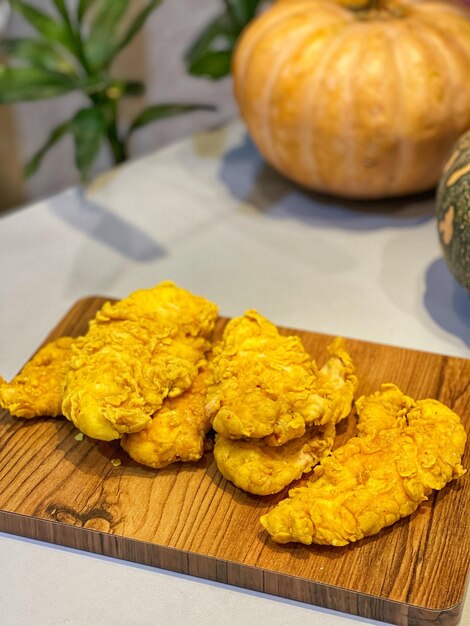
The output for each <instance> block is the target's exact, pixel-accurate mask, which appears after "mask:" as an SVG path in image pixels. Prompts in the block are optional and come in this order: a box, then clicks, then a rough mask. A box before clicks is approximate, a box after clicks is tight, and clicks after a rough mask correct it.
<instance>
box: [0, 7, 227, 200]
mask: <svg viewBox="0 0 470 626" xmlns="http://www.w3.org/2000/svg"><path fill="white" fill-rule="evenodd" d="M30 4H34V5H35V6H38V7H40V8H43V9H47V8H50V2H49V1H48V0H30ZM143 4H144V1H143V0H133V2H132V10H133V11H136V12H137V11H138V10H139V8H141V7H142V6H143ZM134 5H135V6H134ZM220 6H221V5H220V0H190V2H189V1H188V0H167V1H166V2H163V4H162V5H161V6H160V7H159V8H158V9H157V10H156V11H155V12H154V13H153V14H152V15H151V16H150V18H149V20H148V22H147V24H146V26H145V28H144V30H143V31H142V33H141V34H140V35H139V36H138V37H136V38H135V39H134V40H133V42H132V43H131V44H130V46H129V47H128V48H126V49H125V50H124V51H123V53H122V54H121V55H120V56H119V58H118V59H117V61H116V63H115V65H114V66H113V75H115V76H116V77H120V76H122V77H127V78H133V79H135V80H142V81H143V82H145V84H146V87H147V91H146V94H145V95H144V96H142V97H138V98H132V99H128V100H126V101H125V102H124V103H123V104H122V121H123V122H126V121H129V120H130V119H132V118H133V117H135V115H136V114H137V113H138V112H139V111H140V110H141V109H142V108H143V106H145V105H147V104H150V103H155V102H163V101H166V102H168V101H177V102H186V101H187V102H191V103H196V102H200V103H206V104H212V105H214V106H215V107H216V108H217V110H216V111H214V112H207V111H201V112H194V113H190V114H188V115H182V116H178V117H175V118H171V119H168V120H161V121H159V122H158V123H156V124H152V125H149V126H146V127H145V128H143V129H141V130H138V131H137V132H136V133H135V134H134V136H133V139H132V143H131V158H136V157H138V156H140V155H143V154H146V153H148V152H151V151H153V150H155V149H158V148H160V147H162V146H164V145H166V144H168V143H170V142H172V141H174V140H176V139H178V138H180V137H184V136H186V135H188V134H191V133H193V132H196V131H199V130H204V129H206V128H212V127H214V126H217V125H218V124H220V123H224V122H226V121H228V120H229V119H231V118H232V117H234V115H235V111H236V107H235V103H234V100H233V97H232V86H231V81H230V79H227V78H226V79H223V80H220V81H217V82H213V81H211V80H208V79H204V78H202V79H201V78H193V77H191V76H189V75H188V73H187V71H186V69H185V65H184V60H183V56H184V53H185V51H186V49H187V48H188V46H189V45H190V43H191V42H192V41H193V40H194V38H195V37H196V35H197V34H199V33H200V31H201V30H202V29H203V27H204V26H205V25H206V24H207V23H208V22H209V21H210V19H211V18H212V17H213V16H214V14H216V13H217V12H218V11H220ZM31 32H32V30H30V29H29V27H28V26H27V25H26V23H25V21H24V20H22V19H21V18H19V17H18V16H17V15H16V14H12V13H11V11H10V10H9V6H8V1H7V0H0V37H5V36H8V37H9V38H11V37H20V36H24V35H28V34H30V33H31ZM84 101H85V99H84V96H82V95H81V94H78V93H73V94H70V95H66V96H62V97H59V98H53V99H50V100H42V101H37V102H31V103H22V104H18V105H13V106H0V210H5V209H7V208H11V207H14V206H18V205H21V204H24V203H25V202H29V201H31V200H36V199H39V198H42V197H45V196H48V195H51V194H53V193H56V192H58V191H60V190H62V189H64V188H66V187H68V186H70V185H73V184H75V183H77V182H78V180H79V175H78V173H77V171H76V168H75V167H74V156H73V154H74V151H73V140H72V137H71V136H70V135H67V136H65V137H64V138H63V139H62V140H61V141H60V143H59V144H58V145H57V146H56V147H55V148H54V149H53V150H51V151H50V152H49V153H48V154H47V156H46V157H45V160H44V163H43V165H42V166H41V168H40V169H39V171H38V172H37V173H36V174H35V175H34V176H33V177H32V178H29V179H27V180H23V177H22V173H21V171H22V166H23V165H24V163H25V162H26V161H27V159H28V158H29V157H31V155H32V154H33V153H34V152H35V151H36V150H37V149H38V148H39V147H40V146H41V145H42V144H43V143H44V141H45V139H46V137H47V135H48V133H49V132H50V131H51V129H52V128H54V127H55V126H57V124H60V123H61V122H62V121H64V120H65V119H68V118H69V117H70V116H71V115H72V114H73V112H74V111H76V110H77V109H78V108H79V107H80V106H81V105H83V103H84ZM110 165H111V160H110V158H109V155H108V153H107V151H106V149H103V150H102V153H101V155H100V157H99V159H98V161H97V163H96V165H95V168H94V169H95V171H100V170H103V169H106V168H107V167H108V166H110Z"/></svg>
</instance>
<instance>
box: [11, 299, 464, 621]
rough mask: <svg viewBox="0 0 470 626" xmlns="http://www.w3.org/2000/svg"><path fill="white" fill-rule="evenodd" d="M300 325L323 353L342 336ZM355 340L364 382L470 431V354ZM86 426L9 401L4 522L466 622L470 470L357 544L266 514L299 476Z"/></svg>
mask: <svg viewBox="0 0 470 626" xmlns="http://www.w3.org/2000/svg"><path fill="white" fill-rule="evenodd" d="M103 302H104V300H103V299H102V298H87V299H84V300H81V301H80V302H78V303H77V304H76V305H75V306H74V307H73V308H72V309H71V311H70V312H69V313H68V314H67V315H66V317H65V318H64V319H63V320H62V321H61V322H60V323H59V324H58V326H57V327H56V328H55V329H54V331H53V332H52V333H51V335H50V337H48V339H51V338H53V337H58V336H61V335H73V336H76V335H79V334H83V333H84V332H86V328H87V322H88V320H89V319H90V318H91V317H92V316H93V315H94V314H95V312H96V311H97V310H98V308H99V307H100V306H101V305H102V304H103ZM225 323H226V321H225V320H223V319H221V320H220V321H219V323H218V326H217V329H216V332H217V333H220V332H221V331H222V329H223V327H224V324H225ZM282 332H283V333H284V334H286V333H289V332H293V331H289V330H288V329H283V330H282ZM294 332H296V333H297V334H299V335H300V336H301V338H302V340H303V342H304V345H305V347H306V349H307V350H308V351H309V352H310V353H311V354H312V356H313V357H314V358H316V360H317V361H318V362H319V363H322V362H323V360H324V359H325V358H326V354H325V347H326V345H327V344H328V342H329V341H330V340H331V337H329V336H326V335H321V334H315V333H309V332H300V331H294ZM347 343H348V349H349V351H350V353H351V354H352V356H353V358H354V360H355V363H356V366H357V372H358V377H359V381H360V387H359V393H371V392H373V391H375V390H376V389H377V388H378V386H379V385H380V383H382V382H394V383H396V384H398V385H399V386H400V387H401V388H402V389H403V391H405V392H406V393H408V394H409V395H411V396H413V397H415V398H416V399H420V398H425V397H433V398H437V399H438V400H441V401H442V402H444V403H445V404H447V405H448V406H450V407H452V408H453V409H454V410H455V411H457V413H459V415H460V416H461V417H462V419H463V421H464V424H465V427H466V430H467V432H470V386H469V381H470V361H469V360H464V359H457V358H450V357H445V356H440V355H436V354H428V353H424V352H416V351H412V350H406V349H400V348H395V347H390V346H384V345H378V344H372V343H367V342H363V341H356V340H352V339H351V340H348V342H347ZM338 429H339V432H338V438H337V445H340V444H341V443H343V442H344V441H345V440H346V439H347V438H348V437H350V436H351V435H352V434H353V433H354V431H355V423H354V417H353V416H351V418H350V419H349V421H347V420H346V421H345V422H344V423H342V424H340V425H339V427H338ZM76 434H77V430H76V429H75V428H74V427H73V425H72V424H71V423H70V422H68V421H66V420H65V419H63V418H59V419H55V420H54V419H46V418H44V419H38V420H30V421H26V420H19V419H15V418H12V417H10V415H9V414H8V413H7V412H5V411H3V412H1V414H0V530H2V531H5V532H8V533H12V534H15V535H22V536H27V537H32V538H35V539H39V540H43V541H48V542H51V543H55V544H60V545H66V546H71V547H74V548H79V549H82V550H87V551H90V552H96V553H100V554H106V555H109V556H113V557H118V558H122V559H126V560H129V561H136V562H139V563H143V564H147V565H152V566H157V567H162V568H165V569H169V570H173V571H177V572H182V573H185V574H191V575H193V576H199V577H203V578H207V579H211V580H216V581H219V582H223V583H229V584H232V585H237V586H241V587H246V588H249V589H254V590H258V591H263V592H266V593H270V594H274V595H278V596H283V597H287V598H292V599H295V600H299V601H302V602H307V603H311V604H315V605H320V606H324V607H328V608H331V609H336V610H339V611H344V612H348V613H352V614H356V615H360V616H363V617H367V618H374V619H378V620H383V621H388V622H393V623H396V624H410V625H414V624H416V625H418V624H419V625H421V624H445V625H452V624H457V623H458V621H459V618H460V615H461V611H462V606H463V601H464V596H465V590H466V582H467V574H468V565H469V560H470V533H469V518H470V515H469V514H470V472H469V473H467V474H465V475H464V476H463V477H462V478H461V479H459V480H458V481H454V482H452V483H450V484H449V485H447V487H446V488H444V489H443V490H442V491H440V492H439V493H435V494H434V495H433V496H431V497H430V499H429V500H428V501H427V502H425V503H424V504H423V505H422V506H421V507H420V508H419V509H418V511H417V512H416V513H415V514H414V515H412V516H411V517H410V518H407V519H404V520H402V521H400V522H398V523H397V524H395V525H393V526H391V527H389V528H387V529H384V530H383V531H382V532H380V533H379V534H378V535H375V536H373V537H369V538H367V539H364V540H362V541H360V542H358V543H357V544H355V545H349V546H346V547H341V548H334V547H325V546H310V547H307V546H302V545H284V546H280V545H277V544H275V543H274V542H273V541H272V540H271V539H270V538H269V536H268V535H267V533H266V532H265V531H264V529H263V528H262V526H261V525H260V523H259V517H260V516H261V515H262V514H263V513H266V512H267V511H268V510H270V509H271V508H272V507H273V506H274V505H275V504H276V503H277V502H279V501H280V500H281V499H283V498H284V497H286V494H287V489H286V490H284V491H283V492H282V493H280V494H276V495H275V496H267V497H262V496H253V495H250V494H246V493H244V492H242V491H240V490H239V489H237V488H236V487H234V486H233V485H232V484H231V483H229V482H227V481H226V480H225V479H224V478H223V477H222V476H221V474H220V473H219V472H218V470H217V468H216V466H215V463H214V461H213V457H212V454H211V453H210V452H208V453H206V454H205V456H204V457H203V458H202V459H201V461H199V462H198V463H194V464H189V463H186V464H179V465H174V466H170V467H168V468H165V469H162V470H158V471H157V470H152V469H150V468H146V467H143V466H139V465H138V464H137V463H135V462H134V461H132V460H131V459H129V457H128V456H127V455H126V453H125V452H124V451H123V450H122V449H121V448H120V446H119V443H118V442H110V443H106V442H97V441H93V440H91V439H88V438H86V437H85V438H84V440H83V441H77V440H76V439H75V435H76ZM469 447H470V446H469V445H467V448H466V454H465V457H464V460H463V465H464V467H467V468H469V467H470V458H469V457H470V454H469ZM114 459H119V460H120V461H121V465H119V466H115V465H114V464H113V463H112V460H114ZM303 480H305V479H303ZM303 480H300V481H297V484H301V483H302V482H303Z"/></svg>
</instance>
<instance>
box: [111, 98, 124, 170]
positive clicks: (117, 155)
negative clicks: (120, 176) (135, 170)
mask: <svg viewBox="0 0 470 626" xmlns="http://www.w3.org/2000/svg"><path fill="white" fill-rule="evenodd" d="M107 105H108V106H107V109H108V114H109V117H108V128H107V131H106V137H107V139H108V142H109V145H110V147H111V152H112V155H113V160H114V164H115V165H118V164H119V163H122V162H123V161H126V160H127V158H128V154H127V147H126V144H125V142H124V141H123V140H122V139H121V138H120V137H119V130H118V120H117V102H116V101H115V100H108V102H107Z"/></svg>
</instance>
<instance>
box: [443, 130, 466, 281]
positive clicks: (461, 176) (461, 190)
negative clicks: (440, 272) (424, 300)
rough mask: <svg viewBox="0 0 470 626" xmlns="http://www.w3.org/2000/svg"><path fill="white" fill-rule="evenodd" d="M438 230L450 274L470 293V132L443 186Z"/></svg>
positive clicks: (449, 166) (454, 156)
mask: <svg viewBox="0 0 470 626" xmlns="http://www.w3.org/2000/svg"><path fill="white" fill-rule="evenodd" d="M437 227H438V233H439V240H440V242H441V246H442V250H443V253H444V258H445V260H446V262H447V265H448V267H449V269H450V271H451V272H452V274H453V275H454V276H455V278H456V279H457V280H458V281H459V283H460V284H461V285H463V286H464V287H465V288H466V289H467V291H469V292H470V131H468V132H467V133H465V135H463V136H462V137H461V138H460V139H459V141H458V142H457V143H456V145H455V146H454V149H453V151H452V154H451V156H450V158H449V159H448V161H447V164H446V166H445V168H444V173H443V175H442V178H441V180H440V182H439V186H438V188H437Z"/></svg>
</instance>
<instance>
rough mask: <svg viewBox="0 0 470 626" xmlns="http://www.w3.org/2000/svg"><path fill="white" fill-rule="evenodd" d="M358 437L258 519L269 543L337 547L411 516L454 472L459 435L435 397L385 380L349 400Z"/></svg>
mask: <svg viewBox="0 0 470 626" xmlns="http://www.w3.org/2000/svg"><path fill="white" fill-rule="evenodd" d="M356 405H357V409H358V413H359V423H358V435H357V436H356V437H354V438H352V439H350V440H349V441H348V442H347V443H346V444H345V445H344V446H342V447H341V448H338V449H337V450H335V451H334V452H333V454H332V455H331V456H330V457H328V458H325V459H323V460H322V461H321V462H320V464H319V465H318V466H317V467H316V468H315V469H314V477H313V479H312V482H311V483H310V484H309V485H308V486H306V487H299V488H297V489H292V490H291V491H290V492H289V498H287V499H286V500H283V501H282V502H280V503H279V504H278V505H277V506H276V507H275V508H274V509H273V510H272V511H270V512H269V513H267V514H266V515H263V516H262V517H261V524H262V525H263V526H264V527H265V528H266V529H267V531H268V532H269V534H270V535H271V536H272V538H273V539H274V541H277V542H278V543H287V542H289V541H298V542H301V543H304V544H311V543H318V544H330V545H333V546H343V545H346V544H347V543H348V542H353V541H358V540H359V539H362V538H363V537H366V536H369V535H373V534H375V533H378V532H379V531H380V530H381V529H382V528H384V527H386V526H390V525H391V524H393V523H395V522H396V521H397V520H399V519H400V518H403V517H406V516H408V515H411V513H413V512H414V511H415V510H416V509H417V508H418V506H419V504H420V503H421V502H423V500H426V499H427V496H428V495H429V494H430V493H431V491H432V490H433V489H442V488H443V487H444V486H445V485H446V484H447V483H448V482H449V481H451V480H453V479H454V478H458V477H459V476H462V474H463V473H464V469H463V468H462V466H461V464H460V461H461V457H462V454H463V451H464V447H465V441H466V434H465V430H464V428H463V426H462V424H461V422H460V418H459V416H458V415H457V414H456V413H454V412H453V411H452V410H451V409H449V408H448V407H446V406H445V405H443V404H441V403H440V402H438V401H437V400H431V399H426V400H419V401H417V402H415V401H414V400H413V399H412V398H410V397H409V396H406V395H404V394H403V393H402V392H401V391H400V390H399V389H398V387H396V386H395V385H393V384H384V385H382V386H381V387H380V390H379V391H378V392H377V393H375V394H374V395H372V396H369V397H364V396H363V397H361V398H359V399H358V400H357V402H356Z"/></svg>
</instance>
